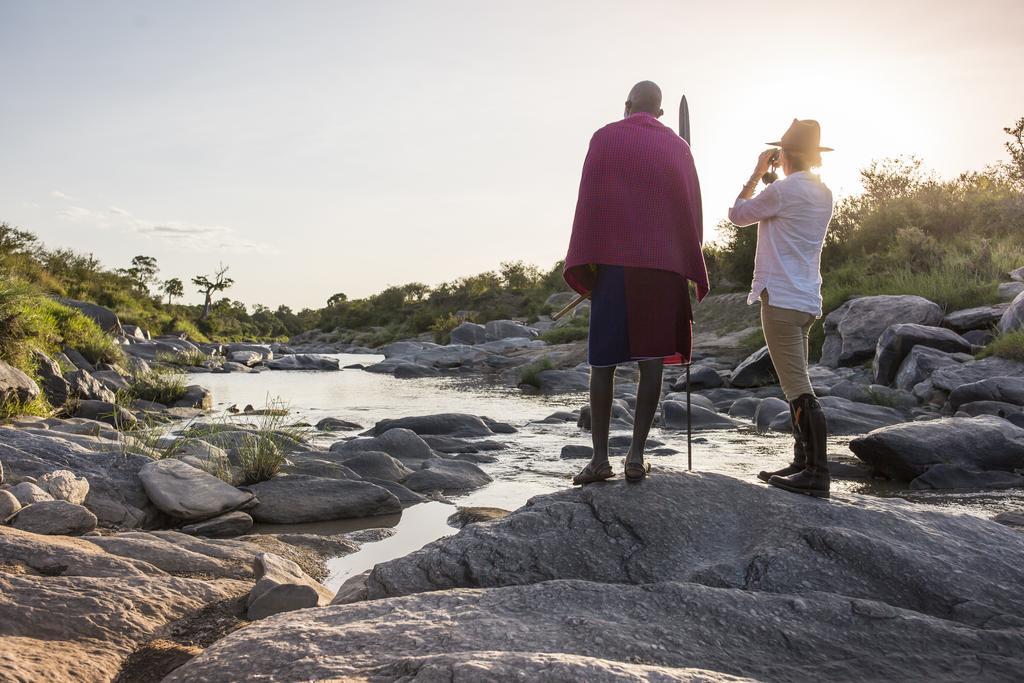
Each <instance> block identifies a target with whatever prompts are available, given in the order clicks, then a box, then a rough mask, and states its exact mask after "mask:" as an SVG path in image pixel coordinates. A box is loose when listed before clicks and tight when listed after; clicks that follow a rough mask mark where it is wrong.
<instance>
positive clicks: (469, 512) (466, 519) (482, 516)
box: [448, 507, 510, 529]
mask: <svg viewBox="0 0 1024 683" xmlns="http://www.w3.org/2000/svg"><path fill="white" fill-rule="evenodd" d="M509 514H510V513H509V511H508V510H503V509H502V508H489V507H465V508H459V510H458V512H456V513H455V514H453V515H451V516H450V517H449V518H448V526H453V527H455V528H456V529H461V528H462V527H464V526H466V525H467V524H479V523H481V522H493V521H495V520H498V519H504V518H506V517H508V516H509Z"/></svg>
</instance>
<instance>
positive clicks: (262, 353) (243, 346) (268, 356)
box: [226, 342, 274, 363]
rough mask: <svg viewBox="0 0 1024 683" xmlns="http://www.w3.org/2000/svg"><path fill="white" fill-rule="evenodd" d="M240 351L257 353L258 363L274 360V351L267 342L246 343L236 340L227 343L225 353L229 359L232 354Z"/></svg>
mask: <svg viewBox="0 0 1024 683" xmlns="http://www.w3.org/2000/svg"><path fill="white" fill-rule="evenodd" d="M241 352H249V353H255V354H257V355H259V360H258V361H257V362H258V363H263V362H265V361H268V360H274V352H273V350H271V348H270V346H269V345H267V344H247V343H245V342H237V343H234V344H228V345H227V349H226V355H227V356H228V358H229V359H230V358H231V355H232V354H234V353H241Z"/></svg>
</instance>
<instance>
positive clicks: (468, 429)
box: [373, 413, 494, 452]
mask: <svg viewBox="0 0 1024 683" xmlns="http://www.w3.org/2000/svg"><path fill="white" fill-rule="evenodd" d="M391 429H408V430H410V431H413V432H415V433H416V434H441V435H446V436H455V437H472V436H491V435H493V434H494V431H492V430H491V428H490V427H488V426H487V424H486V423H485V422H484V421H483V420H482V419H480V418H479V417H477V416H476V415H468V414H466V413H439V414H437V415H418V416H414V417H400V418H398V419H395V420H381V421H380V422H378V423H377V424H376V425H374V427H373V435H374V436H380V435H381V434H384V433H385V432H387V431H388V430H391ZM385 452H387V451H385Z"/></svg>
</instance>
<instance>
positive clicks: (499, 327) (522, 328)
mask: <svg viewBox="0 0 1024 683" xmlns="http://www.w3.org/2000/svg"><path fill="white" fill-rule="evenodd" d="M484 331H485V333H486V335H487V341H496V340H498V339H508V338H510V337H525V338H527V339H533V338H534V337H536V336H537V330H535V329H533V328H532V327H527V326H526V325H523V324H522V323H519V322H516V321H515V320H491V321H490V322H488V323H487V324H486V325H484Z"/></svg>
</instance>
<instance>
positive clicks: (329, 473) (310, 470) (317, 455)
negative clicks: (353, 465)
mask: <svg viewBox="0 0 1024 683" xmlns="http://www.w3.org/2000/svg"><path fill="white" fill-rule="evenodd" d="M331 456H332V454H331V453H323V452H321V451H309V452H307V453H292V454H290V455H289V456H288V461H287V462H286V463H285V464H284V466H282V468H281V471H282V472H283V473H285V474H305V475H308V476H310V477H326V478H327V479H361V477H360V476H359V475H358V474H356V473H355V472H354V471H352V470H350V469H349V468H347V467H345V466H344V465H341V464H338V462H337V461H336V460H334V459H333V458H332V457H331Z"/></svg>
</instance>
